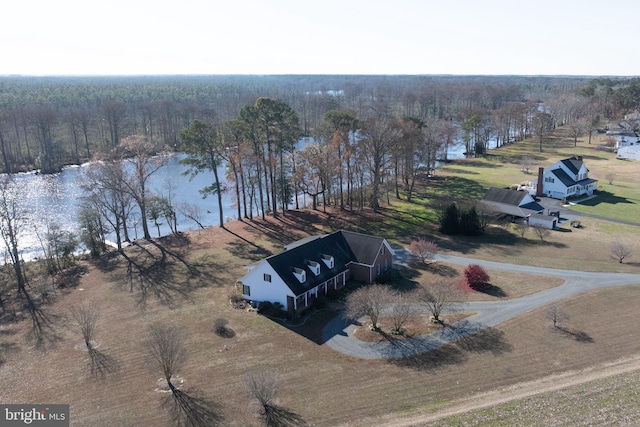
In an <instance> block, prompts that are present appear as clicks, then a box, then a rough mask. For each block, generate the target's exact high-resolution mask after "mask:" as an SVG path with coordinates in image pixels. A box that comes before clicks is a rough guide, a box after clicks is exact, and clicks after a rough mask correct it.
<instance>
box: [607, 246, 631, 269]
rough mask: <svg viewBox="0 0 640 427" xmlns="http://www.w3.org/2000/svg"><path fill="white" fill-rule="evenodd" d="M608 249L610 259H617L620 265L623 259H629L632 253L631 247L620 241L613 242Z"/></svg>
mask: <svg viewBox="0 0 640 427" xmlns="http://www.w3.org/2000/svg"><path fill="white" fill-rule="evenodd" d="M609 249H610V251H611V258H613V259H617V260H618V262H619V263H620V264H622V261H624V259H625V258H628V257H630V256H631V253H632V252H633V248H632V247H631V246H629V245H627V244H625V243H622V242H620V241H616V242H613V243H612V244H611V246H610V248H609Z"/></svg>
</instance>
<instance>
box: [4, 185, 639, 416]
mask: <svg viewBox="0 0 640 427" xmlns="http://www.w3.org/2000/svg"><path fill="white" fill-rule="evenodd" d="M446 176H447V175H446V173H443V175H442V176H441V177H437V179H440V180H445V179H446ZM394 209H395V208H394V206H393V204H392V206H387V207H385V209H383V210H382V212H381V213H380V214H374V213H372V212H368V211H364V212H352V213H349V212H344V213H341V212H339V211H336V210H332V209H328V212H327V213H324V212H320V211H318V212H312V211H299V212H291V213H290V214H289V215H288V216H287V217H286V218H280V219H273V218H269V219H267V220H266V221H262V220H259V221H255V222H252V223H249V222H244V223H243V222H238V221H235V222H230V223H228V225H227V229H219V228H215V227H214V228H209V229H206V230H200V231H194V232H189V233H185V234H184V235H183V236H182V237H181V238H175V237H174V238H164V239H161V240H159V241H158V242H159V244H160V245H162V247H163V248H165V250H166V251H169V252H170V254H168V255H167V256H166V260H163V259H162V254H161V252H160V251H159V250H158V248H157V246H156V245H153V244H149V243H147V244H145V246H144V247H143V248H136V247H132V248H130V249H129V250H128V252H127V253H128V255H129V256H130V257H131V258H132V259H134V260H136V262H137V263H138V264H139V265H141V266H142V267H143V269H142V270H140V271H142V272H143V274H140V271H137V270H136V269H135V268H134V271H133V274H132V275H129V274H128V271H127V263H126V262H125V260H124V259H123V258H122V257H111V258H104V259H102V260H99V261H80V263H79V267H78V268H77V269H76V271H77V272H78V275H77V276H76V277H75V279H74V280H71V281H70V282H69V283H68V285H69V286H67V287H65V288H64V289H60V290H58V291H57V293H56V295H55V297H54V300H53V301H52V302H50V303H48V304H45V305H44V306H43V310H44V313H45V314H46V315H47V317H48V322H49V326H48V327H46V328H44V330H43V334H42V335H41V336H40V338H41V345H39V346H36V345H35V344H34V340H33V337H31V336H30V335H29V331H30V329H31V328H30V321H29V320H23V321H20V322H17V323H5V324H1V325H0V351H1V353H0V384H2V385H3V387H2V389H1V390H0V402H2V403H69V404H70V406H71V424H72V425H75V426H165V425H167V426H168V425H172V423H171V419H170V417H169V416H168V413H167V411H166V409H165V408H162V407H161V406H160V405H161V402H162V398H163V397H164V396H165V394H163V393H160V392H158V391H155V390H154V389H155V387H156V382H157V381H158V379H159V378H160V377H161V376H162V373H161V371H159V370H158V369H157V368H156V367H155V366H154V365H153V364H152V363H151V362H150V359H149V358H148V356H147V350H146V348H145V347H144V345H143V342H144V340H145V338H146V334H147V331H148V327H149V325H151V324H152V323H154V322H159V321H160V322H166V323H170V324H175V325H179V326H181V327H182V328H183V329H184V330H185V331H186V332H187V333H188V337H189V338H188V358H187V361H186V363H185V365H184V367H183V368H182V369H181V370H180V371H179V373H178V374H179V376H180V377H182V378H184V386H183V390H185V391H186V392H188V393H189V394H190V395H193V396H199V397H204V398H206V399H207V400H209V401H210V402H212V404H213V407H214V408H215V411H216V412H217V413H218V414H219V415H220V416H221V417H222V421H221V424H222V425H229V426H247V425H260V420H259V419H258V417H257V416H256V413H255V410H254V405H252V403H251V401H250V398H249V395H248V393H247V391H246V387H245V376H246V374H247V373H249V372H255V371H267V372H272V371H278V372H279V373H280V378H281V381H282V389H281V392H280V394H279V401H278V403H279V404H280V405H281V406H282V407H284V408H286V409H287V410H288V411H290V412H292V413H294V414H296V415H297V416H298V417H299V419H301V420H303V421H304V424H305V425H315V426H336V425H342V426H370V425H382V424H388V425H394V426H400V425H493V423H494V422H495V423H496V424H495V425H499V424H497V421H495V420H494V421H492V419H491V417H490V416H489V415H486V414H481V413H476V414H478V415H477V416H482V417H485V418H482V419H485V420H486V423H482V422H480V423H479V424H464V422H466V421H464V422H463V421H460V424H456V423H457V422H458V421H455V419H453V421H450V422H451V424H449V421H447V420H446V418H443V417H445V416H458V417H459V416H460V414H463V413H464V412H466V411H467V410H476V411H481V410H482V408H486V407H491V406H492V405H493V404H500V403H503V404H504V402H509V401H511V399H514V398H523V399H524V398H526V397H527V396H529V394H527V393H523V392H522V390H523V389H526V390H527V391H533V393H532V394H531V395H535V394H540V395H541V396H542V395H547V394H548V395H549V396H552V392H551V391H552V390H555V389H562V388H563V385H564V386H575V385H576V384H582V387H583V388H582V389H581V390H583V391H582V392H581V393H583V395H584V394H585V393H587V394H588V393H591V394H589V396H591V397H592V400H597V399H598V396H599V395H598V391H597V390H599V389H602V388H603V387H604V386H603V385H602V384H601V383H594V385H593V387H592V388H589V387H588V385H589V384H590V383H588V382H587V381H589V380H592V379H596V376H595V374H594V372H595V373H597V372H609V371H607V369H609V368H610V367H611V365H612V364H613V365H614V366H621V365H622V363H621V364H620V365H616V364H615V363H614V362H616V361H619V360H624V359H629V360H634V361H635V362H637V366H635V365H634V369H631V368H628V369H627V370H631V371H632V372H636V369H640V362H638V361H637V360H636V359H634V358H636V357H637V356H638V353H639V352H640V328H638V327H637V326H638V320H637V306H638V302H640V284H639V285H637V286H625V287H618V288H611V289H606V290H598V291H594V292H590V293H588V294H582V295H579V296H576V297H574V298H571V299H570V300H567V301H563V303H562V304H563V308H564V310H565V311H566V312H567V313H568V314H569V320H568V321H567V322H566V325H565V329H566V331H565V332H559V331H554V330H552V329H551V328H550V327H549V324H548V321H547V320H545V318H544V315H543V309H544V308H540V309H537V310H534V311H531V312H529V313H526V314H525V315H523V316H520V317H518V318H514V319H512V320H510V321H507V322H505V323H504V324H501V325H500V326H499V327H496V328H490V329H487V330H485V331H483V332H481V333H478V334H476V335H474V336H472V337H469V338H466V339H463V340H462V341H460V342H456V343H453V344H449V345H447V346H445V347H443V348H441V349H439V350H436V351H432V352H429V353H425V354H422V355H418V356H414V357H410V358H407V359H402V360H391V361H386V360H360V359H355V358H352V357H348V356H344V355H342V354H339V353H337V352H335V351H334V350H332V349H331V348H329V347H328V346H327V345H325V344H323V343H322V342H321V339H320V334H319V331H320V330H321V327H322V325H323V324H324V323H325V322H326V321H327V320H328V319H329V318H330V317H331V316H333V315H336V313H335V312H332V311H331V310H329V309H327V310H324V311H320V312H318V313H317V314H315V315H313V316H311V317H310V318H309V319H308V320H307V322H306V323H305V324H304V325H303V326H300V327H293V326H283V325H281V324H280V323H278V322H275V321H272V320H269V319H268V318H265V317H263V316H261V315H258V314H256V313H254V312H249V311H245V310H235V309H233V308H232V307H231V306H230V305H229V303H228V297H229V295H230V293H231V292H232V291H233V289H234V283H235V281H236V280H237V279H238V278H239V277H241V276H242V275H243V274H244V269H243V265H246V264H249V263H250V262H253V261H256V260H258V259H261V258H263V257H264V256H266V255H269V254H271V253H275V252H278V251H280V250H281V248H282V246H283V245H284V244H287V243H290V242H292V241H294V240H296V239H298V238H301V237H304V236H307V235H310V234H318V233H322V232H326V231H328V230H335V229H339V228H349V229H352V230H355V231H366V230H367V226H369V228H370V224H372V223H376V222H378V223H381V218H382V216H385V217H387V216H389V215H390V216H392V217H394V215H395V217H396V218H398V220H399V221H403V222H408V223H410V225H411V226H412V227H413V226H415V225H419V221H418V220H417V219H415V218H413V219H412V218H409V217H406V218H405V217H404V216H403V215H404V214H402V213H401V212H399V211H397V213H396V214H394ZM584 222H585V223H586V227H585V228H584V229H580V230H577V231H573V232H570V233H554V234H553V235H552V237H551V238H550V239H548V241H547V242H539V241H536V240H534V237H533V236H528V237H525V239H521V238H520V237H519V236H518V237H517V238H514V237H508V236H505V235H504V234H503V233H504V232H503V231H501V230H499V229H497V228H496V229H493V230H491V231H490V233H488V234H487V235H486V236H483V237H481V238H478V239H476V240H469V239H461V238H452V237H445V236H441V235H438V234H437V233H436V232H435V231H434V229H433V227H428V226H427V227H425V228H421V229H420V230H423V231H421V233H424V235H425V236H435V237H436V239H437V241H438V243H439V244H440V246H441V247H442V248H443V252H444V253H450V254H455V255H460V256H468V257H475V258H480V259H491V260H498V261H503V262H510V263H523V264H533V265H542V266H548V267H560V268H571V269H576V270H580V269H584V270H593V271H620V272H633V273H637V272H638V271H640V269H639V268H638V266H639V265H638V263H632V262H630V263H624V264H618V263H615V262H612V261H611V260H610V259H609V256H608V253H607V251H606V250H603V243H606V242H610V241H613V239H616V238H624V237H628V236H633V235H637V228H635V227H632V226H622V225H618V224H610V223H606V222H605V221H601V220H588V221H584ZM414 223H415V224H414ZM416 229H417V228H416ZM379 234H380V235H382V236H384V237H387V236H388V239H389V240H390V241H391V242H392V244H401V245H407V244H408V243H409V241H410V239H411V238H412V236H419V235H420V233H413V234H411V235H407V234H406V231H397V230H396V231H394V230H393V229H392V228H389V229H382V230H381V231H380V233H379ZM462 268H463V267H462V266H455V265H448V264H436V265H434V266H417V265H416V266H411V267H410V268H407V269H406V270H403V271H402V277H403V282H402V283H403V285H402V286H409V287H411V286H413V287H415V286H423V285H425V284H428V283H429V282H430V281H432V280H438V279H443V278H444V279H453V278H455V277H457V276H458V275H459V274H460V272H461V269H462ZM489 274H490V275H491V278H492V280H491V282H492V285H494V287H496V288H498V289H499V290H500V293H499V295H491V294H481V295H474V296H473V298H475V299H485V300H491V299H500V298H514V297H517V296H521V295H525V294H529V293H532V292H536V291H539V290H542V289H546V288H548V287H550V286H557V285H559V284H560V282H559V281H558V279H556V278H550V277H537V276H529V275H517V274H512V273H500V272H497V271H489ZM79 304H84V305H87V306H91V307H95V308H96V309H97V310H99V312H100V316H101V317H100V322H99V324H98V327H97V330H96V334H95V341H96V342H97V343H98V347H97V349H98V350H99V351H100V354H101V355H102V356H103V358H102V359H101V363H100V365H99V366H98V367H99V368H101V370H100V372H97V373H96V372H93V373H92V370H91V364H90V363H89V360H88V357H87V353H86V351H84V350H78V349H76V346H77V345H78V344H80V343H81V342H82V337H81V335H80V334H79V333H78V331H77V327H75V326H74V323H73V321H72V319H71V315H70V309H71V308H72V307H74V306H78V305H79ZM217 318H225V319H227V320H228V321H229V324H228V326H229V327H230V328H231V329H233V331H234V332H235V335H234V336H233V337H232V338H222V337H219V336H218V335H216V334H215V333H214V332H213V323H214V320H215V319H217ZM625 366H627V365H625ZM94 367H95V365H94ZM608 367H609V368H608ZM623 371H624V370H623V369H618V370H616V369H610V375H611V381H612V382H614V384H619V386H618V387H623V386H624V384H625V382H630V380H629V378H628V377H625V376H624V375H623V376H620V375H618V376H614V374H617V373H620V372H623ZM615 381H619V383H616V382H615ZM583 383H584V384H583ZM549 384H553V387H551V386H550V385H549ZM609 384H611V383H609ZM585 387H586V388H585ZM535 390H537V391H538V393H536V392H535ZM567 390H571V389H567ZM584 390H587V391H584ZM589 390H591V391H589ZM567 393H569V392H567ZM555 399H557V397H556V398H555ZM568 401H571V402H574V404H573V405H568V404H567V409H566V411H565V412H566V413H567V414H569V413H570V412H571V410H573V409H572V408H575V411H576V412H577V413H579V412H580V411H588V404H586V403H583V401H582V400H580V399H578V398H576V399H574V400H570V399H569V400H568ZM587 401H588V400H587ZM517 402H520V401H517ZM553 404H554V401H551V402H547V401H545V402H543V403H537V404H536V405H537V406H536V405H533V404H532V405H530V406H534V407H535V408H542V409H541V410H543V411H544V408H545V405H550V406H553ZM522 405H523V406H524V405H525V404H524V403H523V404H522ZM579 405H582V406H579ZM604 410H605V411H606V410H610V411H616V410H618V411H620V410H621V408H619V407H618V408H616V407H614V406H613V405H611V407H609V406H605V409H604ZM503 411H504V413H509V411H511V412H513V411H514V409H513V407H512V406H511V407H509V406H507V407H506V409H503ZM625 411H626V412H625V414H626V415H625V416H627V417H628V418H627V419H631V420H638V419H640V410H639V409H637V404H634V405H632V407H626V406H625ZM516 412H517V410H516ZM569 415H570V414H569ZM505 416H506V415H505ZM567 416H568V415H567ZM532 419H534V420H535V419H536V418H532ZM567 419H569V418H567ZM578 419H579V418H578ZM458 420H459V418H458ZM505 425H506V424H505ZM510 425H527V424H526V421H525V424H517V423H514V424H510ZM529 425H531V424H529ZM547 425H552V424H547ZM555 425H576V424H575V423H574V424H572V423H571V421H567V423H565V424H555ZM584 425H587V424H584ZM593 425H598V424H597V423H595V424H593ZM623 425H624V423H623ZM627 425H628V424H627Z"/></svg>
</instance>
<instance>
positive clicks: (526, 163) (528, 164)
mask: <svg viewBox="0 0 640 427" xmlns="http://www.w3.org/2000/svg"><path fill="white" fill-rule="evenodd" d="M533 165H534V160H533V157H531V156H522V158H521V159H520V166H521V167H522V172H525V173H529V169H531V168H532V167H533Z"/></svg>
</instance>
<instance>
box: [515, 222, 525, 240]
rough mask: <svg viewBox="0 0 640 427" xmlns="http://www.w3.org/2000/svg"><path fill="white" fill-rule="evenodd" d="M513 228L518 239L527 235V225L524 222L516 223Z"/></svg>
mask: <svg viewBox="0 0 640 427" xmlns="http://www.w3.org/2000/svg"><path fill="white" fill-rule="evenodd" d="M513 228H515V230H516V232H517V233H518V234H519V235H520V237H524V235H525V234H527V231H529V224H527V223H526V222H524V221H523V222H516V224H515V225H514V226H513Z"/></svg>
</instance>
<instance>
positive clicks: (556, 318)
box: [544, 304, 569, 328]
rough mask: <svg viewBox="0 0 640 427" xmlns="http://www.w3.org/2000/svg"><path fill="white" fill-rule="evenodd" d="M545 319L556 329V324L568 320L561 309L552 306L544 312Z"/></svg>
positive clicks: (555, 305) (565, 313) (567, 316)
mask: <svg viewBox="0 0 640 427" xmlns="http://www.w3.org/2000/svg"><path fill="white" fill-rule="evenodd" d="M544 315H545V318H546V319H547V320H550V321H551V323H553V327H554V328H557V327H558V324H560V323H562V322H566V321H567V320H569V315H568V314H567V312H566V311H564V309H563V308H562V307H560V306H559V305H557V304H552V305H550V306H549V307H547V309H546V310H545V312H544Z"/></svg>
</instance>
